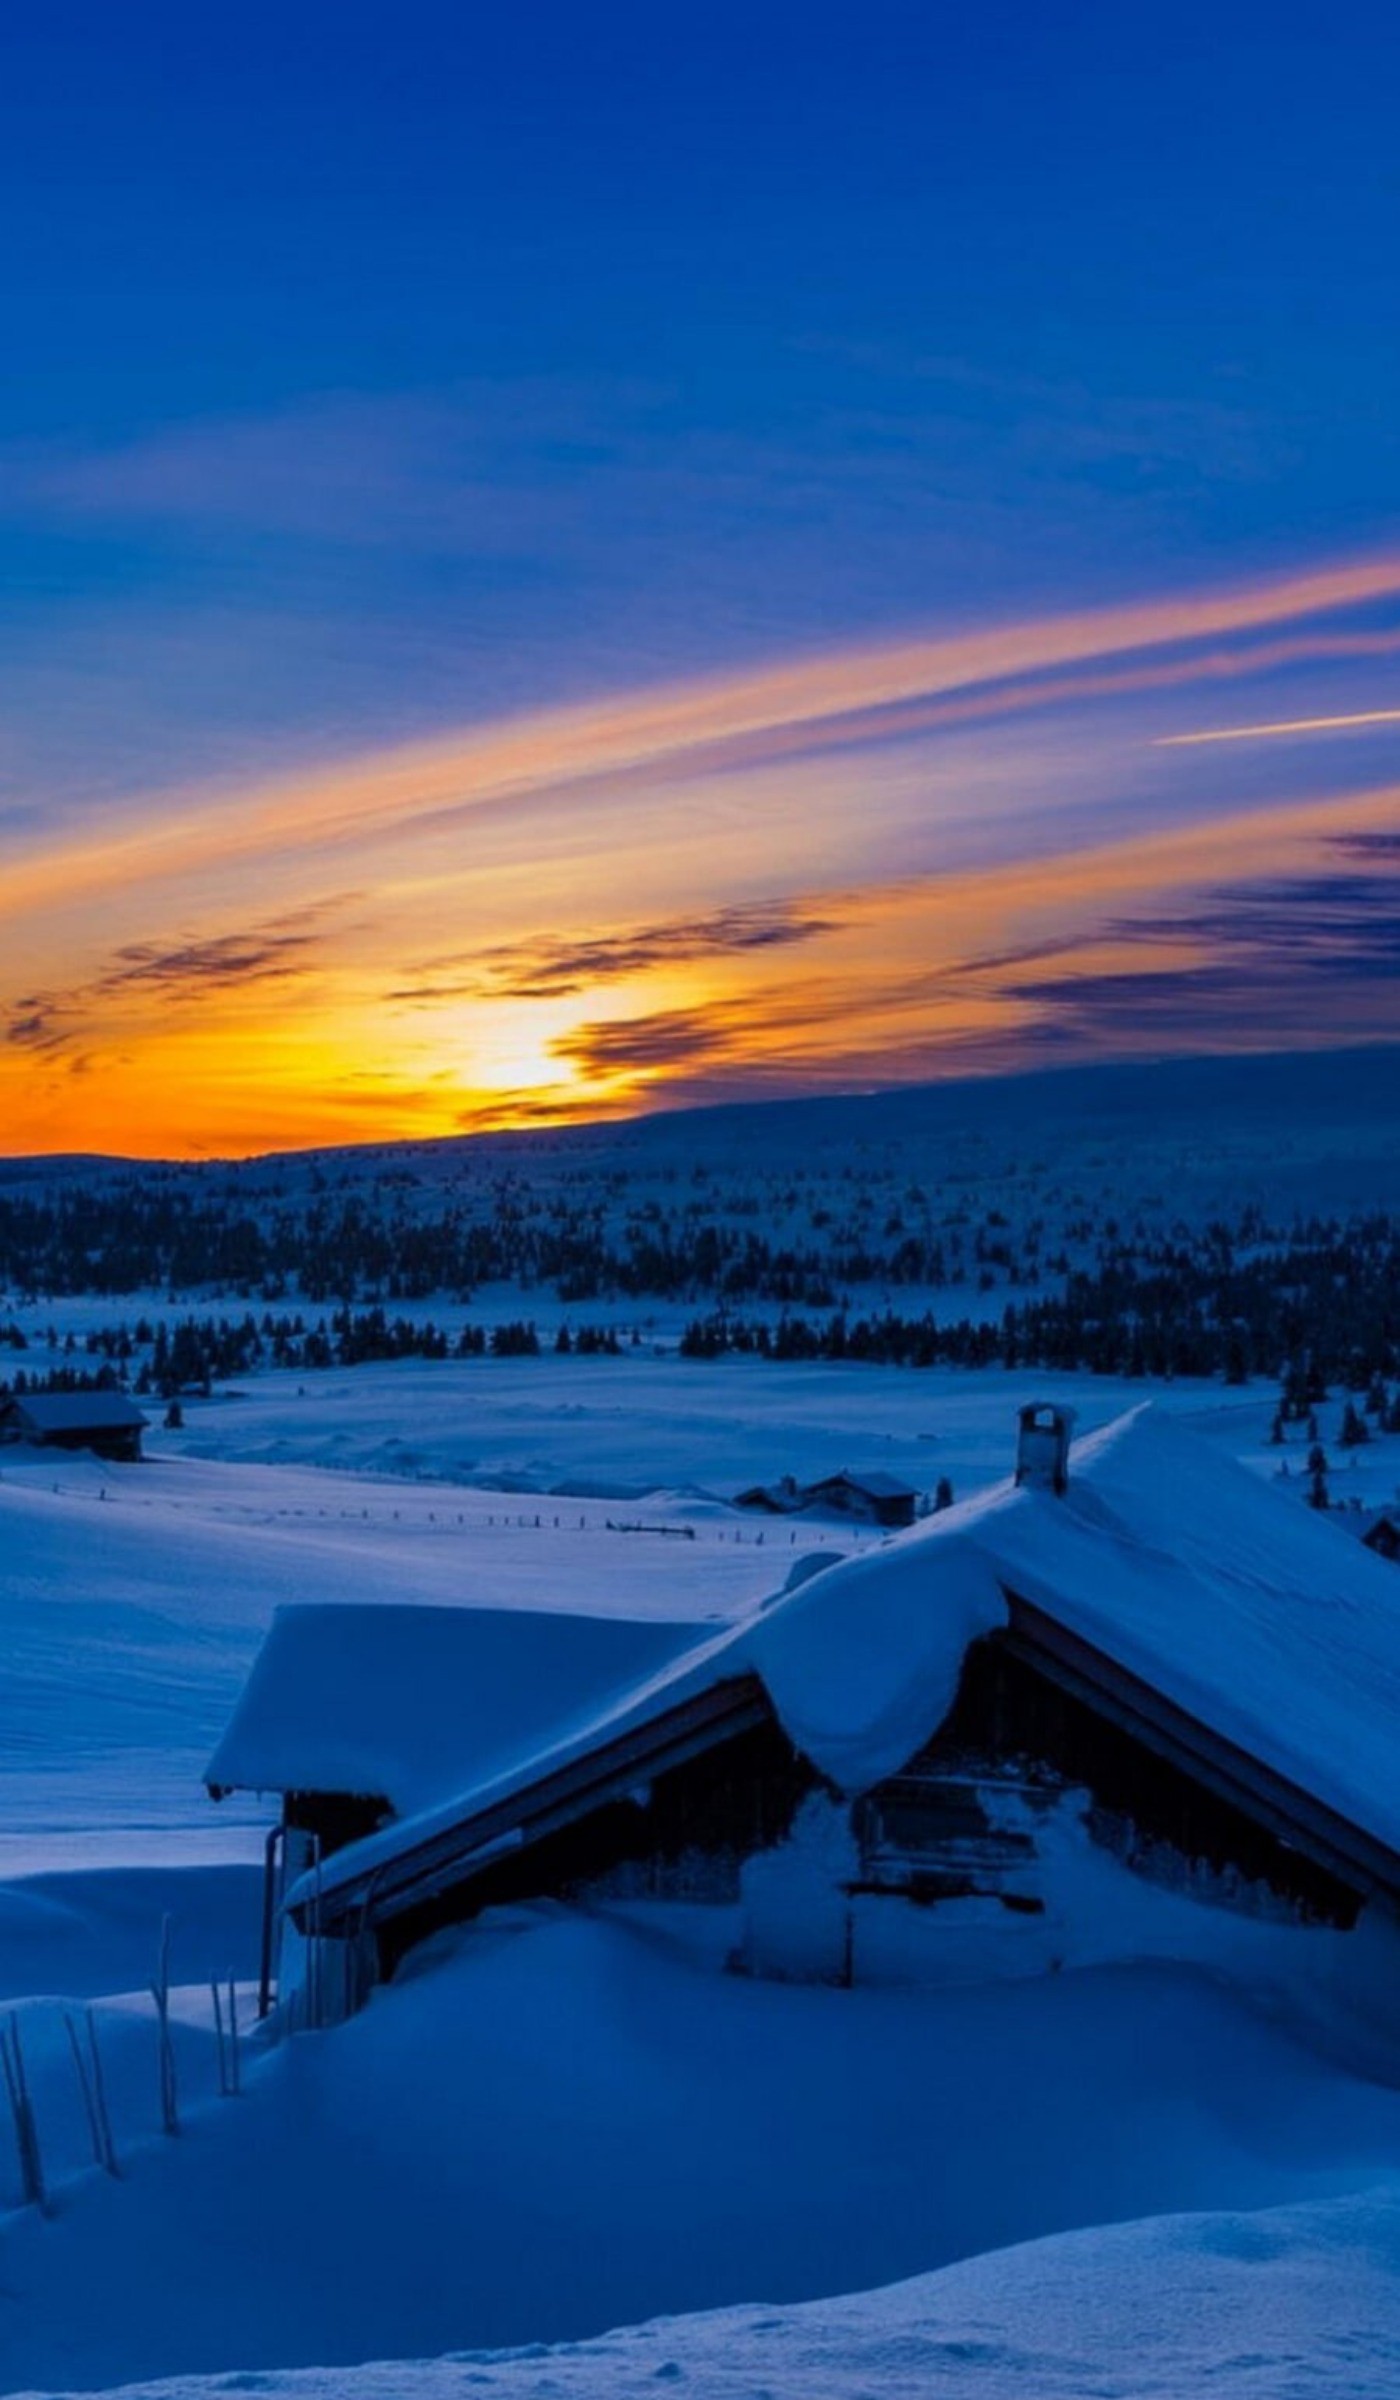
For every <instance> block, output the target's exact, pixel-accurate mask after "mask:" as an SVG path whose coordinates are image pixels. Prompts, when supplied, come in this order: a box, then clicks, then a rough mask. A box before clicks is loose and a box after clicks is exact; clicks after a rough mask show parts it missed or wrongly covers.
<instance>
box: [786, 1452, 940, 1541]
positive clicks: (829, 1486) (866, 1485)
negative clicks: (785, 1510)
mask: <svg viewBox="0 0 1400 2400" xmlns="http://www.w3.org/2000/svg"><path fill="white" fill-rule="evenodd" d="M806 1506H807V1507H808V1508H814V1509H815V1508H822V1509H829V1510H830V1511H831V1513H832V1514H833V1515H834V1516H839V1517H855V1518H857V1519H859V1520H860V1521H861V1522H862V1523H864V1524H867V1525H884V1526H886V1527H887V1528H888V1529H889V1530H890V1531H891V1532H894V1533H897V1532H900V1531H901V1530H902V1529H903V1528H904V1527H905V1526H908V1525H912V1524H913V1522H914V1519H915V1516H916V1514H917V1513H918V1506H919V1495H918V1493H917V1492H916V1491H915V1489H914V1487H913V1485H912V1484H910V1483H903V1482H901V1480H900V1478H899V1477H898V1476H897V1475H882V1474H878V1473H876V1474H869V1475H851V1474H848V1473H847V1472H846V1471H845V1469H844V1468H843V1469H842V1472H841V1473H840V1474H839V1475H825V1476H823V1478H822V1480H821V1482H820V1483H809V1484H808V1486H807V1490H806Z"/></svg>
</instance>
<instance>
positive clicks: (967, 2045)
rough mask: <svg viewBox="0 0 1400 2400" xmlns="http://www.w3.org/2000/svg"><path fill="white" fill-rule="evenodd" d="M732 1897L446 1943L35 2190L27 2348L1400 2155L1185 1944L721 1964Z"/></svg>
mask: <svg viewBox="0 0 1400 2400" xmlns="http://www.w3.org/2000/svg"><path fill="white" fill-rule="evenodd" d="M731 1932H732V1922H731V1920H730V1919H729V1918H728V1915H727V1912H725V1911H721V1910H706V1909H696V1910H677V1911H674V1912H664V1913H661V1914H660V1915H659V1916H658V1912H657V1911H656V1910H655V1909H652V1910H648V1911H638V1912H636V1913H635V1914H633V1913H631V1912H627V1911H616V1912H611V1913H609V1914H607V1915H604V1916H598V1917H586V1916H583V1915H581V1914H579V1913H577V1912H570V1911H564V1910H555V1909H549V1908H541V1909H534V1910H528V1911H527V1910H522V1911H519V1912H512V1913H510V1914H503V1915H501V1916H499V1917H496V1918H488V1919H486V1920H483V1922H482V1923H481V1925H480V1926H479V1927H478V1928H476V1929H475V1930H474V1931H473V1932H472V1933H470V1934H469V1935H467V1936H465V1937H462V1938H460V1939H459V1941H458V1942H457V1944H456V1946H455V1947H452V1948H450V1949H448V1950H447V1951H446V1953H445V1954H441V1955H437V1956H436V1957H431V1956H430V1954H428V1953H425V1954H424V1966H423V1969H422V1971H420V1972H419V1973H417V1974H416V1975H413V1976H411V1977H410V1978H409V1979H408V1980H406V1981H403V1982H400V1983H398V1984H395V1985H393V1986H390V1987H389V1988H388V1989H387V1990H385V1991H384V1992H381V1993H380V1994H379V1995H378V1996H377V1997H376V1999H375V2000H374V2002H373V2004H372V2005H371V2007H370V2008H369V2009H368V2011H367V2012H366V2013H365V2014H364V2015H363V2016H361V2017H359V2018H357V2019H355V2020H353V2021H352V2022H351V2023H349V2024H347V2025H345V2026H342V2027H340V2028H339V2029H338V2030H336V2031H335V2032H333V2033H329V2034H325V2035H320V2036H314V2037H307V2036H303V2037H298V2038H297V2039H295V2040H293V2041H290V2042H287V2043H284V2044H283V2045H282V2046H281V2047H280V2048H279V2049H277V2050H276V2051H274V2052H273V2053H272V2054H271V2055H270V2056H269V2057H268V2058H267V2059H266V2060H265V2061H264V2062H263V2063H262V2064H261V2065H260V2066H258V2067H257V2068H256V2069H255V2070H254V2071H253V2072H252V2073H251V2074H250V2075H249V2077H248V2089H247V2091H246V2092H245V2096H244V2097H243V2098H242V2099H241V2100H239V2101H236V2102H228V2103H225V2104H222V2105H221V2104H219V2103H217V2102H214V2103H210V2104H209V2105H208V2106H207V2107H206V2108H205V2110H204V2112H203V2113H202V2114H191V2116H190V2118H189V2121H188V2124H187V2127H186V2131H185V2133H184V2135H183V2136H182V2138H181V2139H180V2140H179V2141H177V2142H161V2141H159V2140H157V2139H152V2141H151V2142H150V2143H149V2144H148V2146H147V2148H146V2149H145V2150H144V2151H143V2152H140V2153H137V2154H133V2155H132V2156H131V2157H130V2158H129V2159H128V2161H127V2168H128V2172H127V2174H126V2176H125V2178H124V2180H123V2181H122V2182H121V2183H120V2184H112V2183H109V2182H106V2181H104V2180H103V2179H100V2178H98V2177H96V2176H92V2175H89V2176H87V2177H86V2178H83V2179H80V2180H78V2181H76V2182H72V2183H70V2184H68V2185H67V2186H66V2187H63V2188H61V2189H60V2191H59V2193H58V2204H59V2205H58V2212H57V2214H56V2215H55V2216H54V2217H53V2219H52V2220H50V2221H48V2222H42V2221H40V2220H38V2219H37V2218H36V2217H34V2216H33V2214H32V2213H30V2214H27V2215H24V2216H13V2217H10V2218H9V2219H8V2220H6V2221H5V2223H4V2225H3V2229H0V2230H2V2232H3V2249H4V2272H3V2286H2V2288H0V2359H2V2360H3V2362H4V2369H3V2371H4V2378H5V2382H6V2384H7V2385H9V2387H10V2388H12V2389H13V2388H14V2387H16V2386H18V2387H19V2388H26V2387H34V2388H43V2389H53V2388H63V2387H69V2386H71V2387H76V2388H92V2387H101V2386H105V2385H110V2384H113V2383H117V2382H121V2381H127V2380H135V2379H136V2378H139V2377H152V2376H155V2375H159V2374H172V2373H177V2372H178V2373H194V2372H214V2371H217V2370H220V2369H225V2370H228V2369H234V2368H240V2369H249V2370H252V2369H259V2368H265V2367H271V2366H277V2365H282V2366H285V2365H295V2364H298V2363H302V2364H308V2365H310V2364H313V2363H315V2364H320V2365H322V2366H336V2365H338V2364H340V2363H343V2362H346V2361H353V2360H363V2359H367V2358H376V2357H381V2358H382V2357H390V2356H394V2355H400V2356H401V2355H404V2354H406V2353H412V2354H414V2355H418V2356H422V2355H425V2354H433V2355H436V2354H439V2353H441V2352H444V2351H447V2350H450V2349H460V2348H462V2347H464V2346H466V2345H473V2346H477V2347H481V2346H486V2345H490V2346H500V2345H504V2344H513V2343H520V2342H532V2341H569V2340H577V2339H580V2338H584V2337H587V2336H591V2335H594V2334H597V2333H601V2332H603V2331H604V2330H605V2329H606V2328H607V2327H609V2326H614V2325H621V2324H628V2323H635V2322H637V2321H639V2320H640V2319H643V2318H645V2317H648V2316H652V2315H655V2314H657V2313H660V2312H675V2311H679V2310H686V2309H692V2308H708V2307H717V2306H726V2305H729V2304H732V2303H737V2302H740V2301H751V2300H756V2299H759V2298H762V2299H765V2300H769V2301H772V2302H791V2301H796V2300H803V2299H810V2298H815V2297H817V2296H819V2295H821V2294H823V2293H831V2292H839V2291H850V2290H854V2289H859V2288H864V2287H867V2286H870V2285H872V2284H875V2283H878V2282H883V2281H886V2280H889V2279H890V2278H893V2277H897V2276H902V2275H909V2274H912V2273H916V2272H923V2271H925V2270H928V2269H931V2268H933V2267H936V2266H938V2265H940V2264H942V2263H945V2262H948V2261H951V2260H952V2259H955V2258H959V2257H967V2256H970V2255H972V2254H975V2253H977V2252H981V2251H984V2250H987V2249H990V2248H994V2247H998V2246H1002V2245H1005V2244H1008V2243H1013V2242H1017V2241H1022V2240H1026V2239H1029V2238H1033V2237H1035V2236H1037V2235H1039V2234H1042V2233H1046V2232H1051V2231H1057V2230H1064V2229H1068V2228H1071V2227H1074V2226H1084V2225H1092V2224H1102V2223H1104V2222H1106V2221H1111V2220H1124V2219H1128V2218H1133V2217H1138V2216H1141V2215H1143V2214H1145V2213H1149V2212H1157V2211H1161V2210H1163V2209H1201V2208H1221V2207H1226V2208H1257V2207H1267V2206H1271V2205H1278V2204H1282V2203H1286V2202H1298V2201H1302V2200H1305V2199H1318V2198H1321V2197H1326V2196H1331V2195H1333V2194H1336V2193H1337V2192H1339V2191H1341V2190H1345V2189H1349V2188H1355V2187H1356V2186H1358V2185H1360V2184H1364V2183H1366V2182H1369V2181H1372V2180H1375V2179H1376V2178H1379V2177H1381V2176H1382V2175H1386V2174H1392V2175H1393V2174H1394V2173H1395V2171H1396V2168H1397V2163H1400V2095H1397V2094H1393V2093H1390V2092H1387V2091H1383V2090H1381V2089H1379V2088H1378V2087H1376V2086H1374V2085H1371V2084H1368V2083H1365V2082H1363V2081H1361V2080H1359V2079H1357V2078H1356V2077H1354V2076H1352V2075H1349V2074H1347V2073H1346V2072H1344V2071H1342V2070H1341V2069H1340V2068H1338V2067H1336V2066H1334V2065H1331V2064H1328V2063H1327V2062H1325V2061H1323V2060H1322V2059H1320V2058H1319V2057H1317V2056H1315V2055H1314V2054H1312V2053H1311V2052H1309V2051H1307V2050H1304V2049H1302V2048H1300V2047H1299V2046H1297V2045H1296V2044H1295V2043H1294V2042H1293V2041H1292V2040H1291V2039H1289V2038H1288V2037H1287V2036H1286V2035H1285V2034H1284V2032H1283V2031H1282V2030H1281V2029H1280V2028H1279V2027H1278V2026H1277V2025H1275V2024H1273V2023H1271V2022H1270V2021H1269V2020H1268V2019H1267V2018H1265V2017H1264V2016H1262V2015H1260V2014H1259V2013H1258V2012H1257V2011H1255V2010H1254V2009H1253V2008H1251V2007H1250V2006H1249V2005H1248V2004H1247V2003H1246V2002H1244V2001H1243V2000H1242V1999H1241V1998H1240V1997H1239V1996H1238V1995H1232V1994H1231V1992H1230V1990H1229V1989H1228V1987H1226V1986H1224V1985H1217V1984H1214V1983H1212V1982H1210V1981H1209V1980H1207V1979H1205V1978H1203V1977H1201V1976H1199V1975H1196V1974H1193V1973H1190V1972H1188V1971H1184V1970H1175V1969H1171V1968H1163V1967H1160V1966H1159V1967H1125V1968H1120V1969H1102V1970H1095V1971H1092V1972H1084V1973H1067V1974H1064V1975H1061V1976H1058V1977H1053V1978H1050V1979H1048V1980H1040V1979H1036V1980H1029V1981H1025V1982H1018V1983H1012V1984H1005V1985H1000V1986H997V1985H988V1986H984V1987H982V1988H980V1989H976V1990H964V1991H958V1992H942V1993H930V1992H903V1993H901V1992H890V1991H884V1992H879V1991H871V1990H859V1989H857V1990H855V1991H834V1990H828V1989H813V1988H804V1987H795V1986H784V1985H775V1984H764V1983H754V1982H749V1981H746V1980H745V1979H742V1978H739V1977H735V1976H727V1975H723V1974H721V1973H719V1972H718V1971H717V1970H718V1967H719V1965H720V1960H721V1954H722V1951H723V1948H724V1946H725V1943H726V1941H727V1939H728V1938H729V1935H730V1934H731ZM206 2088H207V2087H206ZM77 2296H80V2298H81V2305H80V2306H79V2305H75V2298H76V2297H77ZM804 2338H805V2337H804ZM666 2355H667V2354H666V2353H665V2352H660V2353H658V2354H657V2355H656V2358H655V2360H654V2362H653V2363H654V2364H657V2365H660V2364H662V2363H664V2358H665V2356H666Z"/></svg>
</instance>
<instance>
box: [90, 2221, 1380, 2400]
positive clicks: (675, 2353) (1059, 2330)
mask: <svg viewBox="0 0 1400 2400" xmlns="http://www.w3.org/2000/svg"><path fill="white" fill-rule="evenodd" d="M668 2386H675V2387H676V2388H677V2389H679V2390H681V2391H683V2392H688V2393H691V2394H693V2395H695V2400H758V2395H760V2394H762V2395H763V2396H764V2400H814V2396H815V2395H824V2396H825V2400H927V2396H928V2395H929V2394H931V2393H937V2394H938V2395H939V2400H1194V2396H1196V2395H1200V2394H1205V2393H1207V2392H1209V2393H1211V2394H1221V2395H1225V2396H1226V2400H1295V2396H1296V2400H1302V2396H1303V2395H1305V2394H1306V2395H1309V2396H1325V2395H1335V2396H1336V2400H1343V2395H1345V2396H1346V2400H1393V2395H1394V2393H1395V2392H1396V2390H1397V2389H1400V2186H1395V2185H1390V2186H1382V2187H1380V2188H1378V2189H1377V2190H1375V2191H1373V2192H1370V2193H1366V2194H1363V2195H1360V2196H1358V2197H1355V2198H1350V2199H1343V2200H1336V2201H1331V2202H1323V2203H1321V2204H1318V2205H1315V2206H1311V2207H1303V2208H1288V2209H1272V2210H1268V2211H1265V2212H1262V2213H1259V2214H1255V2215H1210V2216H1185V2217H1157V2218H1149V2219H1146V2220H1144V2221H1143V2222H1141V2223H1138V2224H1134V2225H1122V2226H1116V2227H1112V2228H1108V2229H1106V2230H1097V2231H1094V2232H1088V2233H1072V2234H1061V2235H1058V2236H1055V2237H1052V2238H1051V2239H1049V2240H1046V2241H1041V2242H1032V2243H1029V2244H1027V2245H1026V2246H1025V2247H1024V2248H1021V2249H1018V2250H1011V2251H1004V2252H1002V2253H1001V2254H1000V2255H997V2256H993V2257H990V2258H977V2259H971V2260H968V2261H966V2262H965V2263H964V2264H962V2265H959V2266H955V2267H947V2268H945V2269H944V2270H943V2272H942V2273H941V2274H937V2275H921V2276H919V2277H917V2278H916V2279H915V2280H914V2281H912V2282H910V2283H900V2284H894V2285H892V2286H890V2287H889V2288H888V2289H887V2290H884V2291H878V2292H863V2293H859V2294H855V2295H852V2296H851V2297H850V2298H846V2299H840V2300H823V2301H817V2302H813V2303H811V2304H809V2305H808V2306H806V2307H800V2308H739V2309H723V2310H717V2311H715V2312H714V2313H713V2314H711V2315H708V2316H698V2317H680V2318H670V2319H665V2320H661V2321H659V2322H657V2323H654V2324H651V2325H642V2326H638V2327H636V2328H634V2329H631V2330H629V2331H626V2332H622V2333H613V2334H608V2335H606V2336H605V2337H604V2338H603V2339H602V2340H600V2341H594V2342H585V2343H578V2344H575V2343H568V2344H564V2345H562V2346H559V2347H556V2348H554V2349H548V2350H546V2349H542V2348H539V2347H535V2346H532V2347H531V2348H529V2349H526V2350H516V2351H475V2352H466V2353H462V2354H459V2355H458V2356H455V2357H450V2358H440V2359H433V2360H427V2361H423V2362H413V2361H406V2360H405V2361H394V2362H391V2363H388V2364H384V2365H378V2366H370V2367H360V2368H349V2369H347V2368H343V2367H342V2368H336V2369H334V2370H329V2371H328V2370H325V2369H319V2368H317V2369H311V2370H310V2371H306V2372H302V2373H300V2374H286V2375H278V2374H274V2375H259V2376H256V2377H250V2376H243V2375H238V2376H220V2377H217V2378H216V2379H213V2380H200V2379H194V2380H185V2379H182V2380H180V2381H178V2382H174V2383H170V2382H166V2383H161V2384H145V2385H142V2386H140V2387H136V2386H129V2387H128V2392H129V2393H130V2394H131V2400H135V2394H136V2391H137V2390H138V2388H139V2390H140V2391H141V2392H142V2393H144V2394H149V2395H150V2396H151V2400H155V2396H156V2395H157V2394H159V2395H160V2400H215V2395H217V2394H224V2393H230V2394H231V2393H234V2392H246V2391H248V2390H250V2389H256V2390H257V2391H258V2392H259V2393H261V2394H262V2395H263V2396H264V2400H326V2396H327V2395H330V2394H335V2395H338V2396H339V2400H478V2395H480V2394H491V2393H494V2394H496V2395H498V2400H545V2396H546V2395H548V2400H642V2395H643V2394H646V2395H654V2394H655V2393H656V2392H657V2391H658V2390H664V2389H666V2388H667V2387H668Z"/></svg>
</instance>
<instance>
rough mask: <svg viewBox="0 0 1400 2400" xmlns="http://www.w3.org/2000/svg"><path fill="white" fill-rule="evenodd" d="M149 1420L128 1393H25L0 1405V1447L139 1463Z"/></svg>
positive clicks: (4, 1400)
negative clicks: (7, 1444) (67, 1452)
mask: <svg viewBox="0 0 1400 2400" xmlns="http://www.w3.org/2000/svg"><path fill="white" fill-rule="evenodd" d="M145 1428H146V1417H145V1415H144V1413H143V1412H142V1410H140V1409H139V1408H138V1407H137V1405H136V1403H135V1401H134V1400H129V1399H128V1398H127V1396H126V1394H125V1392H24V1393H21V1394H19V1395H18V1396H16V1397H10V1398H6V1399H3V1400H0V1442H28V1443H31V1444H32V1445H33V1446H34V1447H35V1448H36V1449H41V1450H91V1451H93V1452H95V1454H96V1456H97V1457H98V1458H110V1459H116V1460H121V1461H130V1460H134V1459H139V1457H140V1456H141V1436H142V1434H143V1432H144V1431H145Z"/></svg>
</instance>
